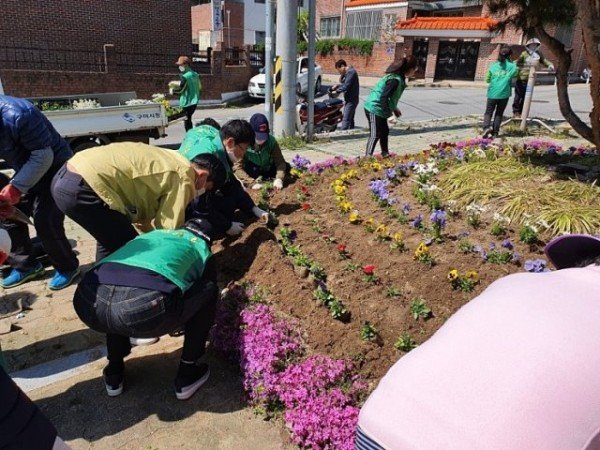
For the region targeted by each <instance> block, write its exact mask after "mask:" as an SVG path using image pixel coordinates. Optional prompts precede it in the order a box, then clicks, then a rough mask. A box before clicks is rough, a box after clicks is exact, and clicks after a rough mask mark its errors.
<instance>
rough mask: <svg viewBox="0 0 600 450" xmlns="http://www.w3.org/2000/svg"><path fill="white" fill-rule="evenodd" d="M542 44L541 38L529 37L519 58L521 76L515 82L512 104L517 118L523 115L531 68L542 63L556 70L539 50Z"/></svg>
mask: <svg viewBox="0 0 600 450" xmlns="http://www.w3.org/2000/svg"><path fill="white" fill-rule="evenodd" d="M541 45H542V43H541V42H540V40H539V39H536V38H533V39H529V40H528V41H527V43H526V44H525V51H524V52H523V53H521V55H520V56H519V58H518V59H517V67H518V68H519V77H518V78H517V82H516V83H515V99H514V101H513V105H512V108H513V116H514V117H516V118H519V117H521V114H522V113H523V105H524V104H525V91H526V90H527V81H528V80H529V68H530V67H531V66H533V65H535V66H536V68H537V66H539V64H542V65H543V66H545V67H546V68H547V69H549V70H554V66H553V65H552V63H551V62H550V61H548V60H547V59H546V58H544V55H542V53H541V52H540V51H539V49H540V47H541Z"/></svg>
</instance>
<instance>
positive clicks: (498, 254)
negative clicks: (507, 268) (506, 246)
mask: <svg viewBox="0 0 600 450" xmlns="http://www.w3.org/2000/svg"><path fill="white" fill-rule="evenodd" d="M512 259H513V254H512V252H511V251H508V250H499V249H494V250H490V251H489V252H488V253H487V261H488V262H491V263H492V264H508V263H510V262H512Z"/></svg>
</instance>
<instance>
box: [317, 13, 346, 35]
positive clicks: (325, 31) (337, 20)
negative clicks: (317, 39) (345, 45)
mask: <svg viewBox="0 0 600 450" xmlns="http://www.w3.org/2000/svg"><path fill="white" fill-rule="evenodd" d="M340 24H341V17H340V16H337V17H323V18H321V22H320V25H321V31H320V33H321V37H324V38H330V37H339V36H340Z"/></svg>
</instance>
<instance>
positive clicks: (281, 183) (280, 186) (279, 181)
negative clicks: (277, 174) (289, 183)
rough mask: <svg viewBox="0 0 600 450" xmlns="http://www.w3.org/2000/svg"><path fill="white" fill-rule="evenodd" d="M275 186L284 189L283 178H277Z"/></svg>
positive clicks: (274, 182)
mask: <svg viewBox="0 0 600 450" xmlns="http://www.w3.org/2000/svg"><path fill="white" fill-rule="evenodd" d="M273 187H274V188H275V189H283V180H282V179H280V178H277V179H276V180H275V181H273Z"/></svg>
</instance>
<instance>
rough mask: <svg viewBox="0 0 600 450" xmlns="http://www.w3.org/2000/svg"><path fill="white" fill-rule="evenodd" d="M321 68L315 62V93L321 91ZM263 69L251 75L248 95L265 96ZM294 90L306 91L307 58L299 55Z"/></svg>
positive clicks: (301, 92) (303, 92) (302, 92)
mask: <svg viewBox="0 0 600 450" xmlns="http://www.w3.org/2000/svg"><path fill="white" fill-rule="evenodd" d="M322 77H323V69H322V68H321V66H320V65H318V64H315V87H314V89H315V93H317V94H318V93H319V92H320V91H321V85H322V82H323V78H322ZM265 80H266V78H265V69H264V67H263V68H262V69H260V73H259V74H258V75H255V76H253V77H252V78H251V79H250V82H249V83H248V95H249V96H250V97H251V98H261V99H264V98H265ZM296 92H298V93H299V94H306V93H307V92H308V58H307V57H306V56H301V57H300V58H298V59H297V61H296Z"/></svg>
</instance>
